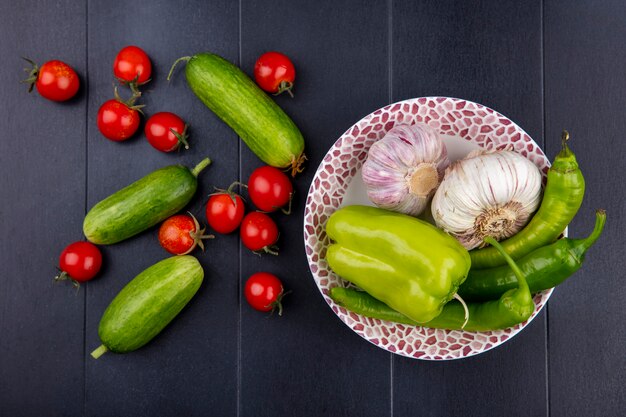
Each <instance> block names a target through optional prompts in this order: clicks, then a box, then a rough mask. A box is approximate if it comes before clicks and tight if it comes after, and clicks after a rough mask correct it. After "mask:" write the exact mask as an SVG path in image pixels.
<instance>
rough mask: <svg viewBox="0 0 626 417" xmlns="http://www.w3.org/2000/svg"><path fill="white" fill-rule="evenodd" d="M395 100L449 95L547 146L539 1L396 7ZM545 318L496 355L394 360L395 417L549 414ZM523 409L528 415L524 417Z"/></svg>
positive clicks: (540, 319)
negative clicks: (486, 109) (489, 112)
mask: <svg viewBox="0 0 626 417" xmlns="http://www.w3.org/2000/svg"><path fill="white" fill-rule="evenodd" d="M392 11H393V14H392V19H391V20H392V30H393V39H392V51H393V54H392V82H393V100H394V101H398V100H401V99H405V98H411V97H420V96H431V95H433V96H452V97H460V98H464V99H469V100H472V101H476V102H478V103H481V104H484V105H486V106H489V107H491V108H493V109H496V110H497V111H499V112H501V113H503V114H505V115H507V116H508V117H510V118H511V119H512V120H514V121H515V122H516V123H517V124H519V125H520V126H521V127H522V128H523V129H525V130H526V131H527V132H528V133H529V134H530V135H531V136H532V137H533V138H535V140H536V141H537V142H538V143H539V144H540V145H543V141H542V119H543V111H542V67H541V65H542V61H541V60H542V40H541V28H542V26H541V2H539V1H535V2H531V3H530V4H529V3H528V2H525V3H524V4H521V3H519V2H515V1H504V2H502V1H479V2H465V3H463V2H455V3H454V6H452V5H451V4H450V2H410V1H405V2H394V3H393V10H392ZM545 343H546V323H545V313H542V314H541V315H540V316H539V317H538V318H537V319H535V321H534V322H532V323H531V324H530V325H529V326H528V327H527V328H526V329H525V330H524V331H523V332H522V333H520V334H519V335H518V336H516V337H515V338H514V339H512V340H510V341H508V342H507V343H505V344H504V345H502V346H500V347H498V348H496V349H494V350H493V351H490V352H487V353H484V354H481V355H479V356H477V357H473V358H469V359H464V360H459V361H453V362H448V363H432V362H428V363H426V362H416V361H414V360H410V359H406V358H395V359H394V366H393V375H394V381H393V415H394V416H405V415H406V416H408V415H415V413H416V410H419V414H420V415H423V416H441V415H460V414H462V415H464V416H486V415H493V416H501V415H522V414H523V415H533V416H539V415H546V414H547V406H546V404H547V399H546V366H545V362H546V351H545ZM521 410H523V411H521Z"/></svg>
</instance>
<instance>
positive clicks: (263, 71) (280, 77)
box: [254, 52, 296, 97]
mask: <svg viewBox="0 0 626 417" xmlns="http://www.w3.org/2000/svg"><path fill="white" fill-rule="evenodd" d="M254 79H255V80H256V83H257V84H258V85H259V87H261V88H262V89H263V90H265V91H267V92H268V93H273V94H280V93H282V92H285V91H286V92H287V93H289V95H290V96H292V97H293V93H292V92H291V89H292V88H293V82H294V80H295V79H296V69H295V68H294V66H293V63H292V62H291V60H290V59H289V58H288V57H287V56H286V55H283V54H281V53H280V52H266V53H264V54H263V55H261V56H260V57H259V59H257V61H256V64H255V65H254Z"/></svg>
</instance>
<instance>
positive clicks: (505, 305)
mask: <svg viewBox="0 0 626 417" xmlns="http://www.w3.org/2000/svg"><path fill="white" fill-rule="evenodd" d="M485 240H486V241H487V240H490V241H489V242H488V243H490V244H492V245H494V246H496V247H499V248H501V246H500V245H499V244H498V243H497V242H496V241H495V240H493V239H492V238H490V237H488V238H486V239H485ZM504 254H505V258H506V261H507V262H508V263H509V265H510V267H511V269H512V270H514V271H515V272H516V276H517V278H518V288H516V289H512V290H509V291H507V292H505V293H504V294H503V295H502V296H501V297H500V299H499V300H494V301H487V302H484V303H468V304H467V311H466V310H465V309H464V306H463V305H461V303H460V302H457V301H451V302H449V303H448V304H446V305H445V306H444V308H443V310H442V312H441V314H439V315H438V316H437V317H435V318H434V319H432V320H430V321H428V322H426V323H419V322H417V321H415V320H411V319H410V318H409V317H407V316H405V315H404V314H402V313H400V312H398V311H396V310H394V309H392V308H391V307H389V306H388V305H387V304H385V303H383V302H382V301H379V300H377V299H376V298H374V297H372V296H371V295H369V294H368V293H366V292H364V291H356V290H353V289H348V288H341V287H334V288H331V289H330V293H329V295H330V298H332V299H333V301H335V302H336V303H337V304H339V305H340V306H342V307H345V308H347V309H348V310H350V311H353V312H355V313H357V314H361V315H363V316H366V317H372V318H375V319H381V320H387V321H392V322H396V323H404V324H410V325H414V326H424V327H432V328H435V329H448V330H461V329H462V330H467V331H476V332H484V331H489V330H499V329H506V328H508V327H511V326H515V325H516V324H519V323H522V322H524V321H526V320H528V318H529V317H530V315H531V314H532V312H533V311H534V309H535V304H534V303H533V299H532V296H531V295H530V290H529V288H528V284H527V283H526V279H525V278H524V275H523V274H522V272H521V271H520V270H519V268H518V267H517V266H516V265H515V262H514V261H513V259H511V257H509V256H508V255H506V253H504ZM467 312H469V318H466V313H467ZM464 323H465V325H464Z"/></svg>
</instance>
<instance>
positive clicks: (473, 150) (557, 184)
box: [304, 97, 606, 360]
mask: <svg viewBox="0 0 626 417" xmlns="http://www.w3.org/2000/svg"><path fill="white" fill-rule="evenodd" d="M473 123H476V125H473ZM431 132H432V133H431ZM429 133H431V134H429ZM433 138H435V140H432V139H433ZM568 139H569V135H568V134H567V132H564V134H563V138H562V150H561V152H560V153H559V154H558V155H557V156H556V157H555V159H554V161H553V163H552V167H550V166H549V162H548V160H547V159H546V158H545V157H544V156H543V153H542V152H541V150H540V149H539V148H538V147H537V146H536V144H535V143H534V142H533V141H532V140H531V139H530V137H528V135H527V134H526V133H525V132H524V131H523V130H521V129H520V128H519V127H517V125H515V124H514V123H513V122H511V121H510V120H508V119H507V118H506V117H505V116H503V115H501V114H499V113H497V112H495V111H493V110H491V109H488V108H486V107H484V106H481V105H479V104H476V103H472V102H468V101H466V100H460V99H451V98H444V97H426V98H419V99H411V100H406V101H404V102H400V103H394V104H391V105H389V106H387V107H385V108H383V109H380V110H378V111H376V112H374V113H372V114H370V115H369V116H367V117H365V118H364V119H362V120H361V121H360V122H358V123H356V124H355V125H354V126H353V127H351V128H350V129H349V130H348V131H347V132H346V133H345V134H344V135H343V136H342V137H341V138H340V139H339V140H338V141H337V142H336V143H335V146H333V148H331V150H329V152H328V154H327V156H326V158H324V160H323V161H322V164H320V167H319V168H318V171H317V173H316V176H315V178H314V180H313V183H312V185H311V189H310V190H309V196H308V198H307V207H306V210H305V222H304V235H305V236H304V237H305V249H306V252H307V257H308V259H309V264H310V267H311V272H312V273H313V277H314V279H315V281H316V283H317V285H318V287H319V289H320V291H321V292H322V294H323V295H324V297H325V299H326V301H327V302H328V303H329V305H330V306H331V308H332V310H333V311H334V312H335V313H336V314H337V315H338V316H339V317H340V319H342V320H343V321H344V322H345V323H346V324H347V325H348V326H349V327H350V328H352V329H353V330H354V331H355V332H356V333H358V334H359V335H361V336H362V337H364V338H365V339H366V340H368V341H370V342H371V343H373V344H375V345H377V346H380V347H382V348H384V349H387V350H389V351H391V352H394V353H398V354H401V355H404V356H408V357H414V358H420V359H429V360H442V359H456V358H462V357H467V356H471V355H474V354H477V353H480V352H484V351H486V350H489V349H491V348H493V347H495V346H498V345H499V344H501V343H503V342H504V341H506V340H508V339H510V338H511V337H512V336H513V335H515V334H517V333H518V332H519V331H520V330H521V329H523V328H524V327H525V326H526V325H527V324H528V322H529V321H530V320H532V318H533V317H535V316H536V314H537V313H538V312H539V311H540V310H541V308H542V307H543V306H544V305H545V303H546V302H547V300H548V298H549V297H550V295H551V293H552V288H553V287H554V286H556V285H558V284H560V283H562V282H563V281H564V280H565V279H567V278H568V277H570V276H571V275H572V274H573V273H574V272H576V271H577V270H578V269H579V268H580V267H581V264H582V262H583V261H584V257H585V254H586V252H587V251H588V249H589V248H590V247H591V246H592V245H593V244H594V243H595V242H596V241H597V239H598V238H599V236H600V235H601V233H602V230H603V227H604V224H605V221H606V214H605V213H604V211H603V210H598V212H597V213H596V226H595V228H594V230H593V232H592V233H591V235H589V237H587V238H585V239H570V238H560V239H559V237H560V235H561V234H562V233H563V232H564V230H565V228H566V227H567V225H568V223H569V222H570V221H571V219H572V218H573V217H574V215H575V214H576V212H577V211H578V208H579V207H580V203H581V202H582V196H583V194H584V179H583V177H582V174H581V171H580V169H579V167H578V164H577V163H576V158H575V156H574V154H573V153H572V151H571V150H570V148H569V144H568ZM476 145H478V146H476ZM437 148H444V149H443V150H437ZM446 148H447V149H446ZM433 155H434V156H433ZM446 158H448V159H449V160H450V161H452V162H451V163H450V162H448V161H446ZM337 161H341V163H339V162H337ZM346 161H347V162H346ZM448 164H449V165H448ZM441 165H444V166H445V165H447V167H445V168H444V173H443V175H441V176H440V175H438V174H439V170H438V169H437V168H436V167H438V166H441ZM359 168H362V169H361V171H360V172H359ZM416 173H418V174H416ZM424 173H425V174H426V175H423V174H424ZM339 178H342V180H341V181H339ZM542 180H545V181H543V183H544V184H545V186H544V187H543V188H542ZM361 181H362V182H361ZM419 187H422V188H423V189H425V190H428V192H422V193H419V194H417V195H416V193H414V190H416V189H418V188H419ZM363 194H365V195H366V196H367V197H369V198H367V199H364V198H363V197H362V195H363ZM430 197H432V201H431V200H430ZM416 200H418V201H419V202H420V203H421V204H424V206H425V207H424V208H423V209H420V208H418V209H416V210H406V208H407V207H409V206H412V207H417V204H415V203H414V201H416ZM407 202H408V203H407ZM363 204H367V205H369V207H367V206H363ZM372 205H374V206H378V208H375V207H371V206H372ZM406 213H408V214H406ZM551 213H552V214H551ZM416 215H417V216H419V218H418V217H416ZM432 229H434V230H437V232H438V233H440V234H441V235H443V236H445V237H446V239H445V240H448V241H452V242H454V245H450V244H442V243H441V242H442V241H441V240H438V239H436V238H434V237H433V234H432V232H431V230H432ZM461 254H462V255H461ZM455 259H456V260H455ZM460 259H466V261H460ZM455 267H456V268H457V269H453V268H455Z"/></svg>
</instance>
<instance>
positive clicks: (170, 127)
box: [144, 111, 189, 152]
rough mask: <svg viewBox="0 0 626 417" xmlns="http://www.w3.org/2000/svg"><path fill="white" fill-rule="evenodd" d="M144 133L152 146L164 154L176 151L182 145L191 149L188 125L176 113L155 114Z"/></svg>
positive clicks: (149, 120)
mask: <svg viewBox="0 0 626 417" xmlns="http://www.w3.org/2000/svg"><path fill="white" fill-rule="evenodd" d="M144 132H145V134H146V138H148V142H150V145H152V147H154V148H155V149H158V150H160V151H162V152H171V151H174V150H176V149H178V148H179V147H180V146H181V145H183V146H184V147H185V149H189V144H188V143H187V125H186V124H185V122H184V121H183V119H181V118H180V117H178V116H177V115H175V114H174V113H170V112H166V111H164V112H160V113H156V114H153V115H152V116H150V118H149V119H148V121H147V122H146V127H145V128H144Z"/></svg>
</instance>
